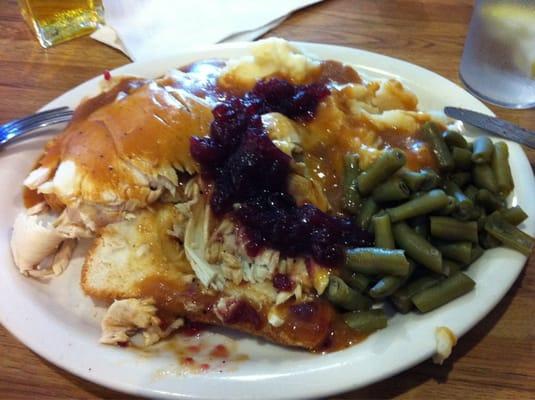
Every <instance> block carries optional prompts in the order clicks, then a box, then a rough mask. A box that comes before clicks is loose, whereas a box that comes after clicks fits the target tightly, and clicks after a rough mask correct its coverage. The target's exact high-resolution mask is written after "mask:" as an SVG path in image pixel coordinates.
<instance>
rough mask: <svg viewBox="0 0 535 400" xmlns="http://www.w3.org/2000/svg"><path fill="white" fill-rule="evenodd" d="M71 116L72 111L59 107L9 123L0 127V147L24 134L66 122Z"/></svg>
mask: <svg viewBox="0 0 535 400" xmlns="http://www.w3.org/2000/svg"><path fill="white" fill-rule="evenodd" d="M72 114H73V111H72V110H69V108H68V107H60V108H54V109H52V110H47V111H42V112H39V113H36V114H32V115H29V116H27V117H24V118H19V119H15V120H13V121H9V122H7V123H5V124H4V125H1V126H0V147H2V146H4V145H5V144H6V143H8V142H10V141H11V140H13V139H16V138H19V137H21V136H23V135H24V134H26V133H29V132H33V131H35V130H37V129H42V128H45V127H47V126H51V125H55V124H60V123H64V122H68V121H69V120H70V119H71V117H72Z"/></svg>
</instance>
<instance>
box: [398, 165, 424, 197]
mask: <svg viewBox="0 0 535 400" xmlns="http://www.w3.org/2000/svg"><path fill="white" fill-rule="evenodd" d="M400 176H401V179H403V181H404V182H405V184H406V185H407V187H408V188H409V189H410V190H411V191H412V192H417V191H418V190H420V187H421V186H422V185H423V183H424V181H425V180H426V179H427V176H426V174H425V173H423V172H416V171H409V170H406V171H403V172H402V173H401V174H400Z"/></svg>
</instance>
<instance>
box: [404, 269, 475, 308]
mask: <svg viewBox="0 0 535 400" xmlns="http://www.w3.org/2000/svg"><path fill="white" fill-rule="evenodd" d="M475 284H476V283H475V282H474V281H473V280H472V278H470V277H469V276H468V275H465V274H463V273H462V272H457V273H455V274H453V275H451V276H450V277H448V278H446V279H444V280H442V281H440V282H439V283H437V284H436V285H435V286H433V287H430V288H429V289H426V290H424V291H422V292H420V293H418V294H416V295H414V296H413V297H412V302H413V304H414V305H415V306H416V308H417V309H418V310H419V311H420V312H423V313H426V312H428V311H432V310H434V309H435V308H438V307H440V306H442V305H444V304H446V303H449V302H450V301H452V300H454V299H456V298H457V297H460V296H462V295H464V294H466V293H468V292H469V291H471V290H472V289H473V288H474V286H475Z"/></svg>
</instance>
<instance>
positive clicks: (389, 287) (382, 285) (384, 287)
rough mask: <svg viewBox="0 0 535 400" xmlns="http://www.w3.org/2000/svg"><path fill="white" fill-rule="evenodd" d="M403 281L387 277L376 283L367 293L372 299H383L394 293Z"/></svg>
mask: <svg viewBox="0 0 535 400" xmlns="http://www.w3.org/2000/svg"><path fill="white" fill-rule="evenodd" d="M404 281H405V279H404V278H402V277H400V276H392V275H387V276H385V277H383V278H381V279H379V280H378V281H377V283H376V284H375V285H373V286H372V288H371V289H370V291H369V292H368V293H369V295H370V297H371V298H373V299H384V298H385V297H387V296H390V295H391V294H392V293H394V292H395V291H396V290H397V289H398V288H399V287H400V286H401V285H402V284H403V282H404Z"/></svg>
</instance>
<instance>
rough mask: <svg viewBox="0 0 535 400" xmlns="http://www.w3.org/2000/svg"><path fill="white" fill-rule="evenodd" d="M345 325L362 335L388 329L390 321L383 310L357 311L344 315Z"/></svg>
mask: <svg viewBox="0 0 535 400" xmlns="http://www.w3.org/2000/svg"><path fill="white" fill-rule="evenodd" d="M343 317H344V321H345V323H346V324H347V325H348V326H349V327H350V328H351V329H354V330H356V331H358V332H360V333H372V332H375V331H377V330H379V329H383V328H386V325H387V324H388V319H387V318H386V314H385V312H384V311H383V310H382V309H374V310H369V311H357V312H351V313H346V314H344V316H343Z"/></svg>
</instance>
